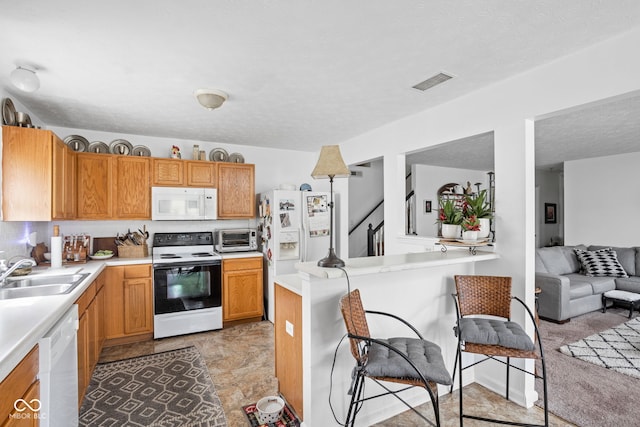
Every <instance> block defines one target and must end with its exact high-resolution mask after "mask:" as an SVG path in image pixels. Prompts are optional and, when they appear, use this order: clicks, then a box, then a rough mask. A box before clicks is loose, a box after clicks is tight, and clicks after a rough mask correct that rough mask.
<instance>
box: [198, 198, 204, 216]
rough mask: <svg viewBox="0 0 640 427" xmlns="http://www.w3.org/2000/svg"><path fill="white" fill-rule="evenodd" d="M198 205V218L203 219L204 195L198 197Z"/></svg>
mask: <svg viewBox="0 0 640 427" xmlns="http://www.w3.org/2000/svg"><path fill="white" fill-rule="evenodd" d="M198 198H199V200H200V203H199V204H198V207H199V208H200V218H204V214H205V210H204V193H202V194H200V196H198Z"/></svg>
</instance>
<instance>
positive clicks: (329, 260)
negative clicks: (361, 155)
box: [311, 145, 351, 268]
mask: <svg viewBox="0 0 640 427" xmlns="http://www.w3.org/2000/svg"><path fill="white" fill-rule="evenodd" d="M349 175H351V172H350V171H349V168H348V167H347V165H346V164H345V163H344V160H342V155H341V154H340V147H339V146H337V145H324V146H323V147H322V149H321V150H320V158H319V159H318V163H317V164H316V167H315V168H314V169H313V172H311V176H312V177H313V178H314V179H322V178H329V185H330V187H331V190H330V197H331V201H330V202H329V217H330V218H329V254H328V255H327V256H326V257H324V258H322V259H321V260H320V261H318V266H319V267H330V268H335V267H344V261H343V260H341V259H340V258H338V256H337V255H336V253H335V251H334V249H333V178H336V177H337V178H347V177H348V176H349Z"/></svg>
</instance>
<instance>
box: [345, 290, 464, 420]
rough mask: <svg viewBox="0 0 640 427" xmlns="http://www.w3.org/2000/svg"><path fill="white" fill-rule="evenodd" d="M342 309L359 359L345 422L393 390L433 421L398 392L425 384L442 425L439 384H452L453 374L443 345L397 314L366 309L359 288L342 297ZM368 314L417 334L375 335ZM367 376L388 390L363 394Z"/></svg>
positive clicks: (353, 418)
mask: <svg viewBox="0 0 640 427" xmlns="http://www.w3.org/2000/svg"><path fill="white" fill-rule="evenodd" d="M340 311H341V312H342V317H343V319H344V324H345V326H346V327H347V332H348V333H347V336H348V338H349V343H350V346H351V354H352V355H353V357H354V358H355V359H356V366H355V368H354V371H353V374H352V376H353V381H352V383H351V388H350V390H349V393H350V394H351V403H350V404H349V410H348V412H347V419H346V421H345V424H344V425H345V426H354V425H355V422H356V415H357V414H358V412H359V410H360V406H361V405H362V403H363V402H365V401H367V400H370V399H374V398H377V397H381V396H387V395H389V394H392V395H393V396H394V397H396V398H397V399H398V400H400V401H401V402H402V403H404V404H405V405H406V406H407V407H408V408H409V409H411V410H412V411H413V412H415V413H416V414H418V416H420V417H421V418H422V419H424V420H425V421H426V422H428V423H430V424H431V421H430V420H429V419H428V418H427V417H425V416H424V415H423V414H421V413H420V412H418V411H417V410H416V409H415V408H413V407H412V406H410V405H409V404H408V403H407V402H406V401H405V400H404V399H402V397H400V396H398V393H401V392H403V391H405V390H408V389H410V388H413V387H422V388H424V389H425V390H427V392H428V393H429V398H430V399H431V403H432V405H433V412H434V415H435V420H436V422H435V425H436V426H440V410H439V405H438V384H443V385H451V384H453V382H452V381H451V376H450V375H449V372H448V371H447V369H446V368H445V366H444V360H443V359H442V352H441V351H440V347H439V346H438V345H437V344H434V343H432V342H430V341H427V340H425V339H424V338H423V337H422V335H420V333H419V332H418V330H417V329H416V328H414V327H413V326H412V325H411V324H409V323H408V322H407V321H405V320H403V319H401V318H400V317H398V316H395V315H393V314H389V313H384V312H380V311H365V310H364V308H363V306H362V300H361V299H360V291H359V290H358V289H355V290H353V291H351V292H350V293H348V294H346V295H344V296H343V297H342V298H341V299H340ZM367 314H375V315H382V316H387V317H390V318H391V319H395V320H398V321H400V322H401V323H403V324H405V325H406V326H407V327H408V328H410V329H411V330H412V331H413V332H414V333H415V334H416V335H417V337H418V338H387V339H376V338H372V337H371V334H370V333H369V326H368V324H367V318H366V315H367ZM365 378H370V379H371V380H373V381H375V382H376V383H377V384H378V385H380V386H381V387H382V388H383V389H384V390H385V392H383V393H381V394H377V395H375V396H369V397H363V396H362V395H363V391H364V380H365ZM383 382H392V383H397V384H403V385H406V386H407V387H404V388H402V389H400V390H391V389H389V388H388V387H387V386H386V385H384V384H383Z"/></svg>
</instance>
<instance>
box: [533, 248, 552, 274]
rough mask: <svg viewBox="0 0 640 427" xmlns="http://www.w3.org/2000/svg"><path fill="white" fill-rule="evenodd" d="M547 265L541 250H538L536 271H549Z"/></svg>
mask: <svg viewBox="0 0 640 427" xmlns="http://www.w3.org/2000/svg"><path fill="white" fill-rule="evenodd" d="M548 272H549V271H547V267H545V266H544V262H542V258H541V257H540V251H537V250H536V273H548Z"/></svg>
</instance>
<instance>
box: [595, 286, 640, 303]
mask: <svg viewBox="0 0 640 427" xmlns="http://www.w3.org/2000/svg"><path fill="white" fill-rule="evenodd" d="M604 296H605V297H606V298H610V299H616V300H619V301H627V302H634V301H638V300H640V294H637V293H635V292H627V291H619V290H617V289H616V290H611V291H607V292H605V293H604Z"/></svg>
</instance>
